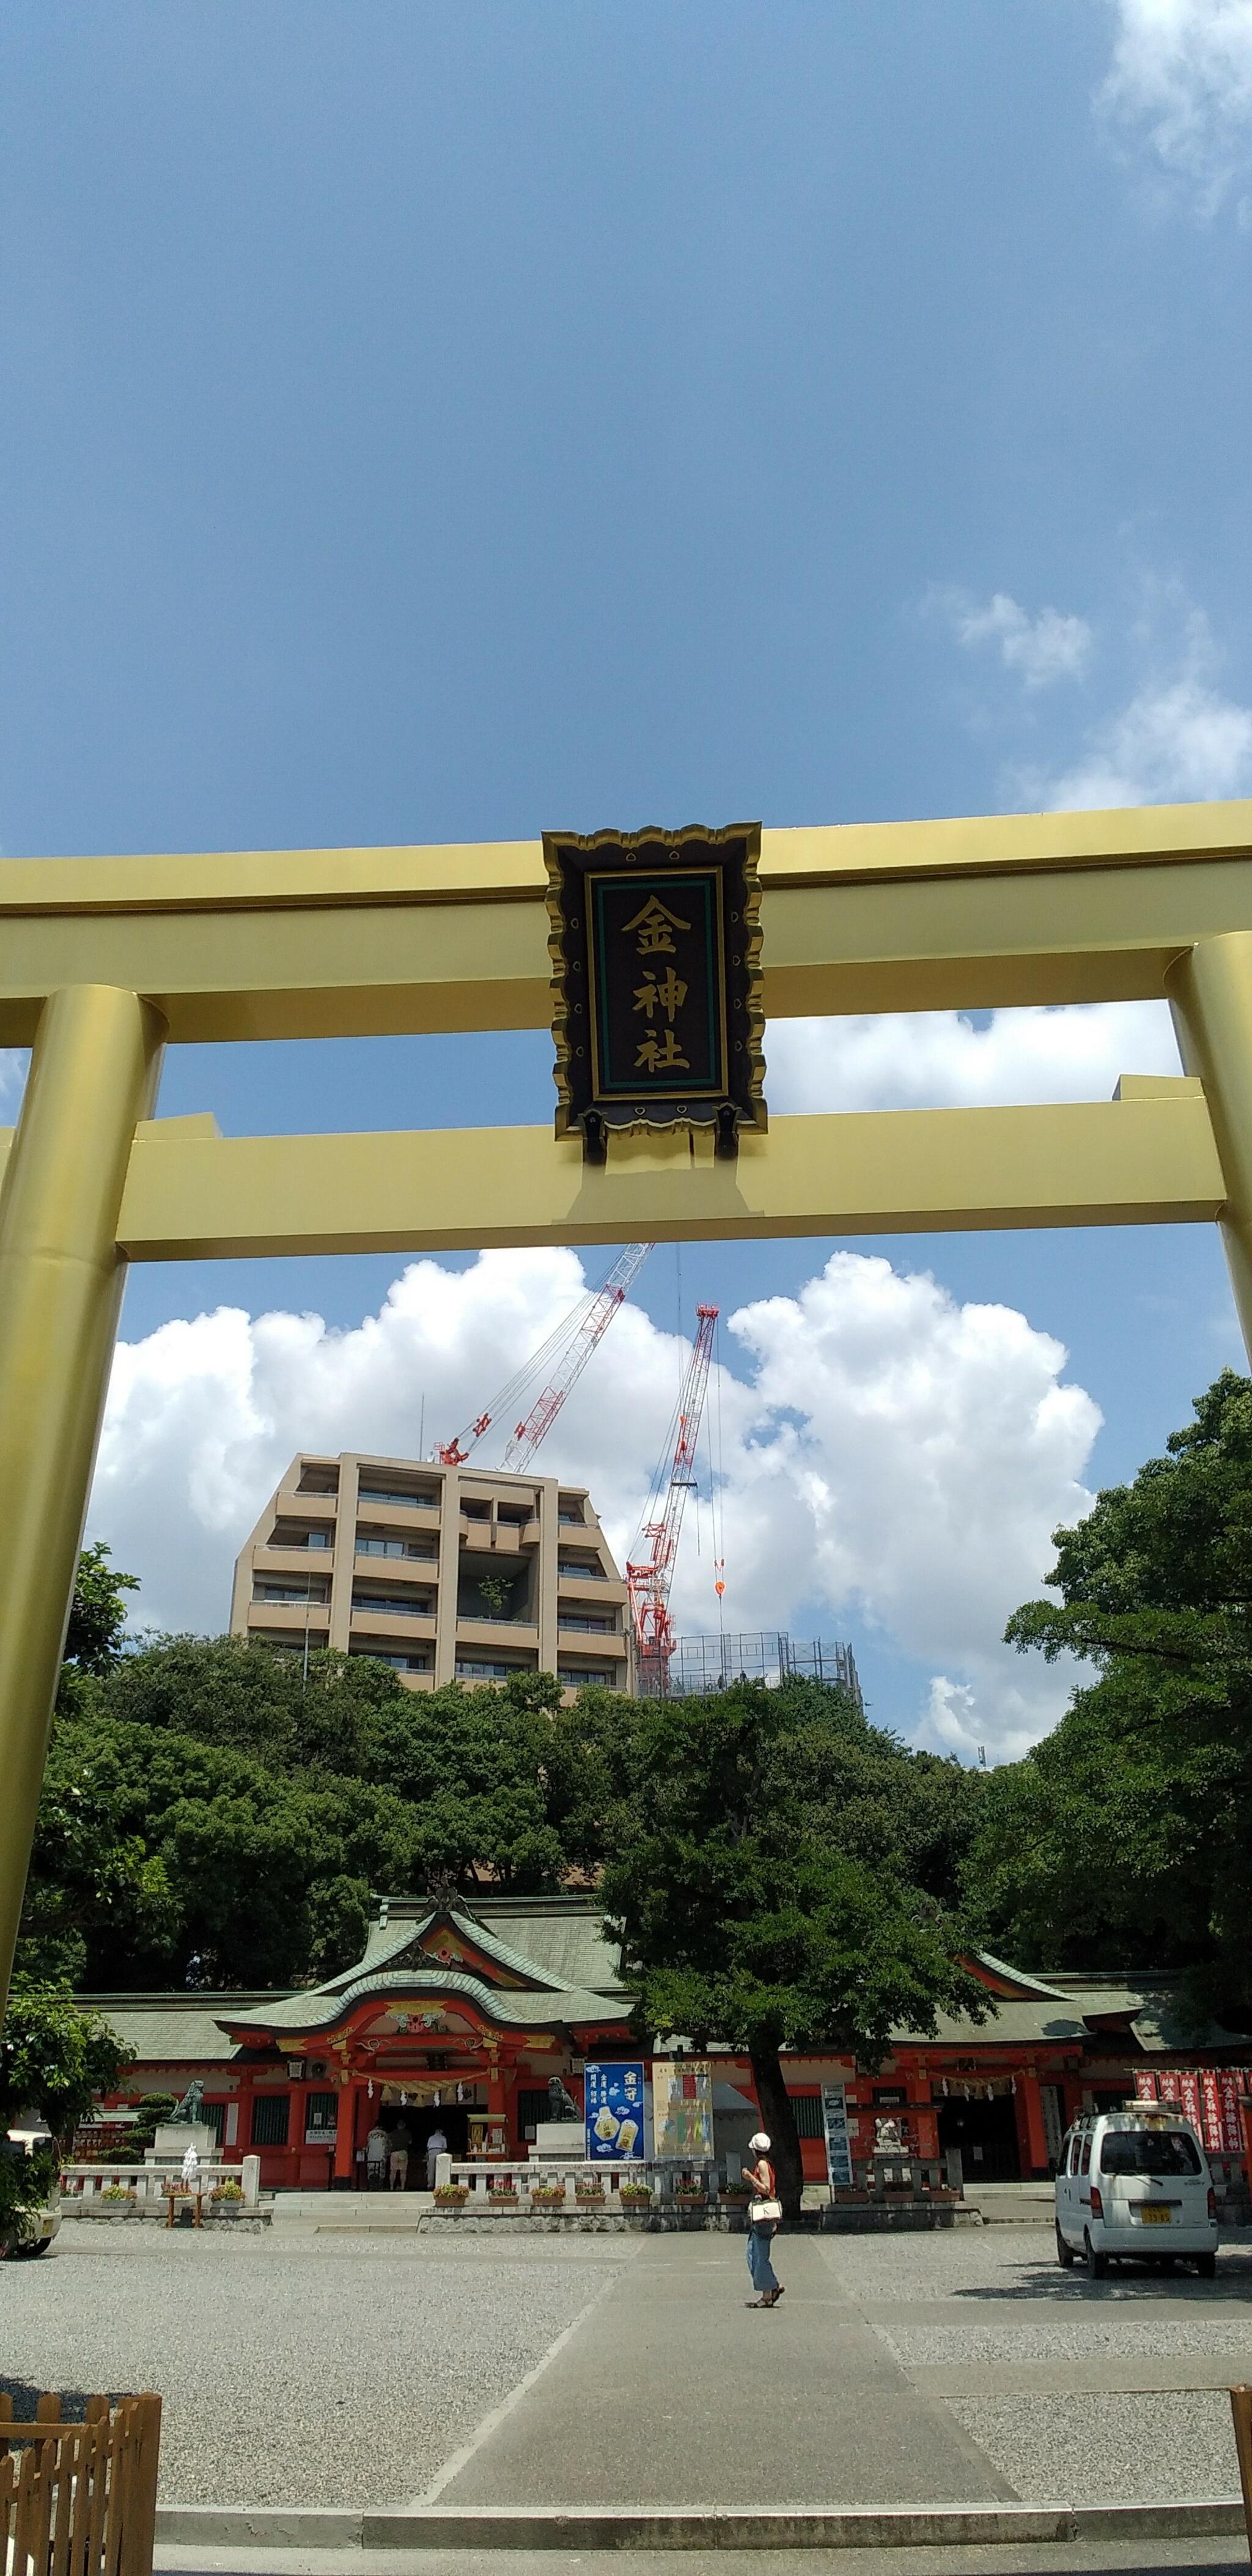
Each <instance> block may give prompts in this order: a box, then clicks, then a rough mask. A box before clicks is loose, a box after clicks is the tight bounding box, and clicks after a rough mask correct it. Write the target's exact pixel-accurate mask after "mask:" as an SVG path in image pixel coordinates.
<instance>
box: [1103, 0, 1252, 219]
mask: <svg viewBox="0 0 1252 2576" xmlns="http://www.w3.org/2000/svg"><path fill="white" fill-rule="evenodd" d="M1114 8H1115V13H1116V19H1117V35H1116V41H1115V44H1114V48H1113V60H1112V64H1111V67H1110V70H1109V73H1108V77H1107V79H1106V80H1105V82H1104V83H1103V85H1102V87H1101V89H1100V91H1099V93H1098V104H1099V105H1100V106H1101V107H1102V108H1103V109H1104V111H1105V112H1106V113H1108V114H1110V115H1112V116H1115V117H1117V118H1119V119H1120V120H1121V121H1122V122H1123V123H1124V124H1127V125H1133V126H1137V127H1139V128H1140V129H1141V130H1143V131H1146V133H1147V136H1148V140H1149V142H1150V143H1151V145H1152V148H1153V150H1154V152H1155V153H1156V156H1157V159H1158V161H1159V162H1160V164H1161V166H1162V168H1163V169H1164V170H1166V171H1168V172H1170V173H1171V174H1174V175H1177V176H1180V177H1182V178H1184V179H1187V180H1189V181H1192V182H1194V183H1195V184H1196V185H1197V186H1198V189H1199V192H1200V203H1201V206H1202V208H1203V210H1204V211H1205V212H1207V213H1212V212H1213V210H1214V209H1215V207H1216V206H1217V205H1218V204H1219V203H1220V201H1221V199H1222V198H1223V196H1224V195H1225V194H1226V192H1227V191H1228V189H1229V187H1230V185H1231V183H1232V181H1233V180H1234V179H1235V177H1236V175H1237V173H1238V172H1239V170H1240V169H1241V168H1243V167H1246V165H1247V160H1248V150H1249V138H1250V136H1252V0H1114ZM1246 206H1247V201H1246V200H1245V201H1243V204H1242V205H1241V209H1240V211H1241V214H1242V213H1243V212H1244V211H1245V209H1246Z"/></svg>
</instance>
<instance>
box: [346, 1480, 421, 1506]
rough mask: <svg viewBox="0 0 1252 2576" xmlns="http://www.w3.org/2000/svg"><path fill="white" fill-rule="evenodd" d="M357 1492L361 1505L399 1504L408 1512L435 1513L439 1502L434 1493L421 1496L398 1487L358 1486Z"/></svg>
mask: <svg viewBox="0 0 1252 2576" xmlns="http://www.w3.org/2000/svg"><path fill="white" fill-rule="evenodd" d="M356 1491H357V1501H358V1502H360V1503H398V1504H399V1505H400V1507H401V1509H402V1510H404V1511H408V1512H429V1511H433V1510H434V1509H435V1505H436V1501H437V1496H436V1495H435V1494H434V1493H433V1492H428V1493H424V1494H419V1493H415V1492H412V1491H410V1490H408V1489H403V1490H402V1489H401V1487H400V1486H398V1485H365V1484H361V1485H358V1486H357V1489H356Z"/></svg>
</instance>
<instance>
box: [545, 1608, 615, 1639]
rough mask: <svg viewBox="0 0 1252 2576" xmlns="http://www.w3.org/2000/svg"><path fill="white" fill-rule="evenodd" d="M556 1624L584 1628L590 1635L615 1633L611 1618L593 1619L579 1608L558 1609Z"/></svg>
mask: <svg viewBox="0 0 1252 2576" xmlns="http://www.w3.org/2000/svg"><path fill="white" fill-rule="evenodd" d="M557 1626H558V1628H577V1629H579V1630H585V1631H586V1632H587V1634H588V1635H589V1636H592V1637H612V1636H614V1635H615V1634H616V1623H615V1622H614V1621H613V1620H612V1619H593V1618H591V1617H589V1616H588V1615H586V1614H585V1613H584V1612H583V1611H581V1610H558V1612H557Z"/></svg>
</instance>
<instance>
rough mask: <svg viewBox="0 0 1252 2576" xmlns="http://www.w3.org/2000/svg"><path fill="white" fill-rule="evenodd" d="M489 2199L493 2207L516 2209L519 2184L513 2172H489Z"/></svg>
mask: <svg viewBox="0 0 1252 2576" xmlns="http://www.w3.org/2000/svg"><path fill="white" fill-rule="evenodd" d="M487 2200H488V2203H489V2205H490V2207H491V2208H493V2209H516V2207H517V2184H516V2183H515V2181H514V2179H513V2176H512V2174H500V2175H499V2176H497V2175H495V2174H488V2176H487Z"/></svg>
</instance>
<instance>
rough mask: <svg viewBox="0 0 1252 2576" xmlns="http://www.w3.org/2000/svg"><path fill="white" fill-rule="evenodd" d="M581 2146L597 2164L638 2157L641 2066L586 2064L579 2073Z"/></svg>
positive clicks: (642, 2144) (641, 2142) (641, 2082)
mask: <svg viewBox="0 0 1252 2576" xmlns="http://www.w3.org/2000/svg"><path fill="white" fill-rule="evenodd" d="M583 2121H584V2126H585V2132H586V2134H585V2138H584V2146H585V2149H586V2153H587V2156H588V2158H589V2159H590V2160H591V2161H593V2162H595V2163H599V2164H604V2163H617V2162H620V2161H621V2159H622V2158H623V2157H630V2156H641V2155H642V2154H643V2149H644V2138H643V2067H642V2065H638V2066H616V2065H615V2066H590V2065H589V2066H587V2067H586V2068H585V2069H584V2073H583Z"/></svg>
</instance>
